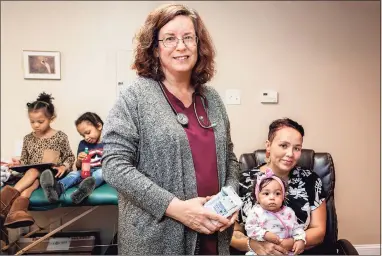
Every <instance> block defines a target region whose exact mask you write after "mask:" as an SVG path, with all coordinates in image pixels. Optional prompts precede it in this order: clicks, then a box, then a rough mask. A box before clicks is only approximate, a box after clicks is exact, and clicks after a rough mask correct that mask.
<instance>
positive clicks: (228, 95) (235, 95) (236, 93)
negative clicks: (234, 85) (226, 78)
mask: <svg viewBox="0 0 382 256" xmlns="http://www.w3.org/2000/svg"><path fill="white" fill-rule="evenodd" d="M225 103H226V104H227V105H240V90H236V89H228V90H226V91H225Z"/></svg>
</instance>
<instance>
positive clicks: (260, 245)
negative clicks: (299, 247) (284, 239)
mask: <svg viewBox="0 0 382 256" xmlns="http://www.w3.org/2000/svg"><path fill="white" fill-rule="evenodd" d="M250 245H251V248H252V250H254V251H255V252H256V254H257V255H283V254H288V251H287V250H285V249H284V248H283V247H282V246H280V245H277V244H274V243H270V242H259V241H254V240H252V239H251V241H250Z"/></svg>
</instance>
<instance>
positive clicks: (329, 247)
mask: <svg viewBox="0 0 382 256" xmlns="http://www.w3.org/2000/svg"><path fill="white" fill-rule="evenodd" d="M264 159H265V150H264V149H260V150H256V151H254V152H253V153H246V154H242V155H241V156H240V160H239V161H240V169H241V171H246V170H248V169H252V168H254V167H256V166H257V165H259V164H261V163H264V162H265V161H264ZM297 165H299V166H301V167H302V168H304V169H309V170H312V171H314V172H315V173H317V174H318V176H320V178H321V180H322V183H323V187H324V191H325V192H326V193H327V197H326V208H327V223H326V234H325V238H324V241H323V243H322V244H320V245H318V246H316V247H315V248H314V250H315V251H317V254H332V255H333V254H339V255H358V252H357V250H356V249H355V248H354V246H353V245H352V244H351V243H350V242H349V241H348V240H346V239H340V240H338V225H337V214H336V207H335V204H334V187H335V171H334V164H333V159H332V157H331V155H330V154H329V153H315V152H314V151H313V150H311V149H303V150H302V153H301V158H300V159H299V161H298V163H297ZM315 251H313V250H311V251H310V252H311V253H314V254H315Z"/></svg>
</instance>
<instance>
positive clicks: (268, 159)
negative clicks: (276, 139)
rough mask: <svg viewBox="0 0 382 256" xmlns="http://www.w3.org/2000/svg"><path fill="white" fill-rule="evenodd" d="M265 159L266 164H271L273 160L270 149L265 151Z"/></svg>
mask: <svg viewBox="0 0 382 256" xmlns="http://www.w3.org/2000/svg"><path fill="white" fill-rule="evenodd" d="M264 161H265V163H266V164H269V163H270V162H271V158H270V153H269V151H266V152H265V159H264Z"/></svg>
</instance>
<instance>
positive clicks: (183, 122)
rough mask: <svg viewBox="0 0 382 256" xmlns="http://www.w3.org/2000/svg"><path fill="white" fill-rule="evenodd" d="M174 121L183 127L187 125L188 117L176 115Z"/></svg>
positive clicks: (181, 114)
mask: <svg viewBox="0 0 382 256" xmlns="http://www.w3.org/2000/svg"><path fill="white" fill-rule="evenodd" d="M176 120H177V121H178V123H180V124H181V125H183V126H186V125H188V117H187V116H186V115H185V114H183V113H177V115H176Z"/></svg>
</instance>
